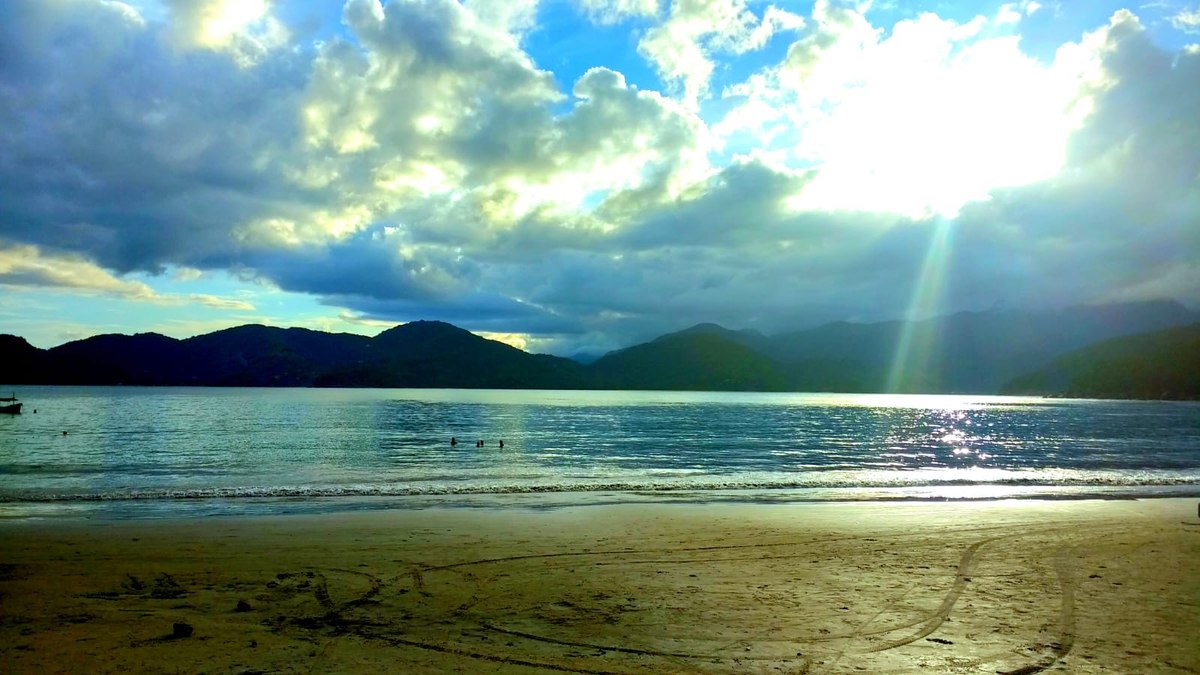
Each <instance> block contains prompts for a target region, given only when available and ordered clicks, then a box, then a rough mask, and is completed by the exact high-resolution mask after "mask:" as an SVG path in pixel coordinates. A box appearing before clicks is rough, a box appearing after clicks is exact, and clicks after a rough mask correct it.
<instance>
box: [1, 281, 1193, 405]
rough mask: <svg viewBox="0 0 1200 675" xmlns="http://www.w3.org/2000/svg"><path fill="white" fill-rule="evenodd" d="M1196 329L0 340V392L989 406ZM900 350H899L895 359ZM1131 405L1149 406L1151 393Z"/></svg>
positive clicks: (1085, 310) (989, 316)
mask: <svg viewBox="0 0 1200 675" xmlns="http://www.w3.org/2000/svg"><path fill="white" fill-rule="evenodd" d="M1197 321H1200V313H1197V312H1194V311H1191V310H1189V309H1187V308H1186V307H1183V306H1182V305H1180V304H1178V303H1174V302H1145V303H1130V304H1122V305H1106V306H1099V307H1077V308H1072V309H1067V310H1062V311H1059V312H1023V311H1017V310H1002V311H991V312H963V313H959V314H953V315H949V316H944V317H937V318H934V319H929V320H927V321H919V322H913V323H906V322H900V321H888V322H881V323H870V324H855V323H846V322H839V323H831V324H827V325H824V326H821V327H818V328H814V329H811V330H806V331H796V332H791V333H784V334H782V335H775V336H766V335H763V334H762V333H759V332H757V331H753V330H729V329H727V328H723V327H721V326H718V325H716V324H711V323H707V324H699V325H696V326H693V327H691V328H688V329H685V330H682V331H679V332H677V333H671V334H668V335H664V336H662V337H659V338H657V339H655V340H651V341H650V342H646V343H643V344H639V345H634V346H631V347H628V348H625V349H621V350H617V351H614V352H610V353H608V354H606V355H604V356H602V357H599V358H596V359H595V360H594V361H592V362H591V363H588V364H586V365H585V364H583V363H580V362H578V361H574V360H571V359H565V358H559V357H555V356H546V355H536V354H528V353H526V352H524V351H521V350H519V349H516V348H513V347H511V346H509V345H506V344H503V343H500V342H495V341H492V340H487V339H484V338H482V337H479V336H478V335H475V334H473V333H470V332H468V331H466V330H463V329H461V328H458V327H456V326H453V325H450V324H448V323H442V322H438V321H414V322H411V323H407V324H404V325H401V326H397V327H395V328H392V329H389V330H386V331H384V332H382V333H380V334H379V335H376V336H375V337H366V336H362V335H351V334H346V333H338V334H333V333H323V332H320V331H313V330H308V329H304V328H276V327H271V326H258V325H247V326H238V327H236V328H230V329H227V330H221V331H217V332H214V333H208V334H206V335H198V336H196V337H192V338H188V339H186V340H177V339H175V338H171V337H167V336H164V335H158V334H155V333H142V334H138V335H98V336H95V337H91V338H87V339H84V340H77V341H74V342H68V343H66V344H63V345H59V346H57V347H54V348H52V349H48V350H43V349H38V348H36V347H33V346H32V345H30V344H29V343H28V342H26V341H25V340H24V339H22V338H20V337H17V336H11V335H0V362H2V363H4V364H5V367H4V368H3V370H0V380H3V381H4V383H5V384H95V385H100V384H127V385H195V386H288V387H310V386H320V387H455V388H512V389H534V388H538V389H669V390H671V389H673V390H683V389H689V390H731V391H828V392H882V391H891V390H896V391H902V392H920V393H955V392H959V393H996V392H998V391H999V390H1000V389H1001V387H1002V386H1004V385H1005V383H1009V382H1012V381H1014V378H1017V377H1018V376H1021V375H1023V374H1027V373H1035V372H1040V371H1039V369H1041V368H1044V367H1047V366H1049V365H1050V364H1051V363H1052V362H1053V363H1058V362H1057V361H1055V359H1058V358H1059V357H1063V356H1064V355H1066V354H1068V353H1070V352H1072V351H1073V350H1076V349H1079V348H1081V347H1084V346H1086V345H1089V344H1093V343H1096V342H1099V341H1103V340H1108V339H1111V338H1115V337H1120V336H1125V335H1130V334H1135V333H1145V332H1149V331H1159V330H1162V329H1166V328H1169V327H1172V326H1180V325H1185V324H1191V323H1195V322H1197ZM900 344H907V345H908V349H905V350H901V349H899V348H898V345H900ZM1139 349H1141V347H1140V346H1138V344H1134V346H1133V347H1129V350H1128V354H1129V355H1130V356H1129V358H1130V359H1135V360H1136V358H1139V357H1137V356H1136V355H1137V354H1138V353H1140V352H1138V350H1139ZM898 357H903V358H902V362H903V366H904V367H903V368H897V367H895V365H894V364H895V363H896V362H897V359H898ZM1068 365H1070V364H1068ZM1066 367H1067V366H1059V370H1056V371H1053V372H1047V373H1045V374H1041V375H1038V376H1039V377H1043V378H1044V379H1043V380H1040V381H1037V382H1034V381H1028V382H1024V381H1022V382H1024V383H1023V385H1022V386H1025V387H1026V389H1037V390H1038V391H1042V390H1045V391H1060V390H1065V388H1066V384H1065V383H1066V382H1067V380H1064V379H1063V378H1065V377H1067V375H1068V374H1069V375H1070V377H1072V378H1074V377H1075V376H1076V373H1075V372H1074V371H1070V373H1068V371H1067V370H1063V368H1066ZM1071 367H1074V366H1071ZM1114 367H1115V366H1114ZM1031 377H1032V376H1031ZM1071 381H1074V380H1071ZM1081 382H1083V381H1082V380H1081ZM1035 385H1036V386H1035ZM1052 385H1055V386H1052ZM1057 385H1061V386H1057ZM1071 386H1075V385H1071ZM1079 386H1083V385H1082V384H1080V385H1079ZM1089 386H1090V385H1089ZM1176 389H1178V388H1172V391H1175V390H1176ZM1179 391H1183V389H1179ZM1139 392H1141V393H1139V394H1138V395H1149V393H1148V390H1146V391H1142V390H1139ZM1156 396H1157V395H1156Z"/></svg>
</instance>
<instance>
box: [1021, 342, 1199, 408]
mask: <svg viewBox="0 0 1200 675" xmlns="http://www.w3.org/2000/svg"><path fill="white" fill-rule="evenodd" d="M1003 391H1004V393H1008V394H1036V395H1054V396H1068V397H1077V398H1141V399H1189V400H1197V399H1200V323H1197V324H1193V325H1191V326H1181V327H1175V328H1168V329H1166V330H1160V331H1155V332H1152V333H1144V334H1141V335H1132V336H1127V337H1120V338H1114V339H1111V340H1105V341H1103V342H1100V343H1098V344H1094V345H1089V346H1087V347H1084V348H1082V349H1078V350H1076V351H1073V352H1071V353H1070V354H1067V355H1065V356H1062V357H1060V358H1057V359H1055V360H1054V361H1052V362H1051V363H1050V364H1049V365H1047V366H1046V367H1044V368H1041V369H1039V370H1037V371H1035V372H1033V373H1030V374H1028V375H1025V376H1022V377H1019V378H1016V379H1014V380H1013V381H1011V382H1009V383H1008V384H1007V385H1005V386H1004V388H1003Z"/></svg>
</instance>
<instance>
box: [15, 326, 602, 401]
mask: <svg viewBox="0 0 1200 675" xmlns="http://www.w3.org/2000/svg"><path fill="white" fill-rule="evenodd" d="M0 350H2V351H0V354H2V355H3V360H4V361H5V362H7V363H12V364H16V365H14V366H13V367H11V368H9V367H6V368H5V372H4V375H3V378H4V379H5V380H6V381H9V382H12V383H13V384H88V385H112V384H125V385H195V386H246V387H271V386H281V387H307V386H347V387H489V388H530V389H533V388H557V389H569V388H580V387H584V386H585V385H586V384H587V378H586V376H585V375H584V373H583V366H581V365H579V364H578V363H575V362H573V361H570V360H568V359H560V358H557V357H554V356H544V355H535V354H527V353H525V352H523V351H521V350H519V349H515V348H513V347H510V346H508V345H505V344H502V343H499V342H494V341H492V340H487V339H484V338H481V337H479V336H477V335H475V334H473V333H470V332H467V331H465V330H462V329H461V328H456V327H454V326H451V325H450V324H446V323H439V322H432V321H416V322H413V323H409V324H405V325H403V326H398V327H396V328H393V329H390V330H387V331H384V332H383V333H380V334H379V335H377V336H375V337H374V338H369V337H365V336H361V335H351V334H346V333H338V334H333V333H322V332H320V331H313V330H308V329H304V328H276V327H272V326H259V325H247V326H238V327H236V328H229V329H226V330H221V331H217V332H215V333H208V334H206V335H198V336H196V337H192V338H188V339H186V340H177V339H175V338H171V337H167V336H164V335H158V334H156V333H141V334H138V335H97V336H95V337H90V338H87V339H84V340H77V341H74V342H68V343H66V344H63V345H60V346H58V347H54V348H53V349H49V350H42V349H38V348H36V347H33V346H32V345H30V344H29V343H28V342H26V341H25V340H24V339H22V338H19V337H16V336H11V335H0Z"/></svg>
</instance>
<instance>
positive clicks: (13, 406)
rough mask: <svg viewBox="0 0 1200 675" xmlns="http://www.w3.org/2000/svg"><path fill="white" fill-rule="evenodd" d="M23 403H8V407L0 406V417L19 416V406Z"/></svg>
mask: <svg viewBox="0 0 1200 675" xmlns="http://www.w3.org/2000/svg"><path fill="white" fill-rule="evenodd" d="M23 405H25V404H24V403H10V404H8V405H0V415H20V414H21V406H23Z"/></svg>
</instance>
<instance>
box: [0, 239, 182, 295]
mask: <svg viewBox="0 0 1200 675" xmlns="http://www.w3.org/2000/svg"><path fill="white" fill-rule="evenodd" d="M0 284H3V285H5V286H10V287H42V288H58V289H68V290H71V291H76V292H82V293H87V294H105V295H112V296H116V297H121V298H126V299H130V300H143V301H155V300H158V299H159V297H160V296H159V295H158V294H157V293H155V292H154V290H153V289H151V288H150V287H149V286H148V285H146V284H145V283H142V282H140V281H125V280H122V279H118V278H116V277H114V276H113V275H111V274H109V273H108V272H106V271H105V270H103V269H101V268H100V267H97V266H96V265H95V264H93V263H91V262H89V261H88V260H86V259H84V258H82V257H80V256H73V255H68V256H46V255H43V254H42V252H41V251H39V250H38V248H37V247H36V246H28V245H26V246H0Z"/></svg>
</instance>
